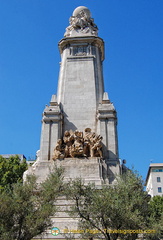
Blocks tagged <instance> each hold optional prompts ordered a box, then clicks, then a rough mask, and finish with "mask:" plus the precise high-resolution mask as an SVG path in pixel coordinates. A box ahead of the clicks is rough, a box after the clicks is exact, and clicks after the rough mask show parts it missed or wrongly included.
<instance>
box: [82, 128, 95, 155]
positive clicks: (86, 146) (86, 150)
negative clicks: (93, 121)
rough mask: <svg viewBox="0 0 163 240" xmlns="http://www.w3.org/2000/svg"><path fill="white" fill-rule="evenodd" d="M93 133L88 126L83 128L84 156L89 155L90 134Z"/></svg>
mask: <svg viewBox="0 0 163 240" xmlns="http://www.w3.org/2000/svg"><path fill="white" fill-rule="evenodd" d="M93 134H94V133H92V132H91V129H90V128H86V129H85V133H84V155H85V156H86V157H89V156H90V150H91V142H92V136H93Z"/></svg>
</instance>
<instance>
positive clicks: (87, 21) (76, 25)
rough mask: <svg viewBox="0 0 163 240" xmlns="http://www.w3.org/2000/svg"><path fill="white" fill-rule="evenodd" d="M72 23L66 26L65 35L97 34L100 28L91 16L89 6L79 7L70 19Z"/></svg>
mask: <svg viewBox="0 0 163 240" xmlns="http://www.w3.org/2000/svg"><path fill="white" fill-rule="evenodd" d="M69 23H70V25H69V26H68V27H67V28H66V33H65V35H64V36H65V37H70V36H74V35H76V34H82V35H83V34H84V35H85V34H86V35H87V34H91V35H93V36H97V34H98V28H97V26H96V24H95V23H94V19H93V18H91V13H90V11H89V9H88V8H87V7H83V6H80V7H77V8H76V9H75V10H74V12H73V15H72V16H71V17H70V19H69Z"/></svg>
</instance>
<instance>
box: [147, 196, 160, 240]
mask: <svg viewBox="0 0 163 240" xmlns="http://www.w3.org/2000/svg"><path fill="white" fill-rule="evenodd" d="M149 207H150V222H151V228H153V229H155V230H156V233H155V234H154V235H149V236H148V238H147V239H152V240H158V239H160V238H163V196H154V197H153V198H152V199H151V201H150V203H149Z"/></svg>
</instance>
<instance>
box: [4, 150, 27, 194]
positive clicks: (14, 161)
mask: <svg viewBox="0 0 163 240" xmlns="http://www.w3.org/2000/svg"><path fill="white" fill-rule="evenodd" d="M26 169H27V163H26V160H25V159H24V160H22V161H21V160H20V158H19V156H18V155H16V156H11V157H10V158H8V159H6V158H3V157H2V156H0V190H3V189H6V188H11V186H12V184H13V183H16V182H18V181H20V182H22V177H23V173H24V171H25V170H26Z"/></svg>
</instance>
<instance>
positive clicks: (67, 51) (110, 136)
mask: <svg viewBox="0 0 163 240" xmlns="http://www.w3.org/2000/svg"><path fill="white" fill-rule="evenodd" d="M59 50H60V54H61V65H60V73H59V80H58V92H57V95H53V96H52V98H51V101H50V105H49V106H46V107H45V110H44V112H43V117H42V132H41V144H40V150H38V151H37V159H36V162H35V163H34V164H33V165H32V166H31V167H30V168H29V169H28V170H27V171H26V172H25V175H24V178H25V177H26V175H27V174H35V175H36V176H37V177H38V182H41V181H43V180H45V178H46V177H47V176H48V174H49V172H50V171H51V169H53V167H54V165H57V166H62V167H64V169H65V172H64V179H65V181H67V180H69V179H70V178H71V179H73V178H76V177H81V178H82V179H83V180H84V181H85V184H87V183H88V182H93V183H95V185H96V186H97V187H100V186H101V185H102V184H113V183H114V180H115V176H116V175H117V174H120V163H119V156H118V142H117V115H116V110H115V108H114V106H113V103H111V102H110V100H109V98H108V94H107V92H104V80H103V69H102V65H103V61H104V42H103V40H102V39H101V38H100V37H98V28H97V25H96V24H95V23H94V19H93V18H92V17H91V13H90V11H89V9H88V8H87V7H83V6H80V7H77V8H76V9H75V10H74V12H73V14H72V16H71V17H70V20H69V26H68V27H67V28H66V32H65V35H64V38H63V39H62V40H60V42H59ZM67 204H68V203H67V202H66V200H65V199H60V200H59V205H60V206H62V207H61V209H62V211H61V212H60V213H58V215H57V216H56V217H55V218H54V227H57V228H59V229H60V230H61V232H62V231H63V228H64V227H72V226H73V227H74V228H75V226H77V221H76V222H74V220H72V219H70V218H68V216H67V215H66V213H65V212H64V211H63V209H65V207H66V205H67ZM75 224H76V225H75ZM45 238H46V239H49V238H50V239H51V238H53V236H52V234H51V233H50V231H49V232H48V231H47V233H46V237H45ZM54 238H55V237H54ZM59 238H62V237H59ZM36 239H38V238H36ZM57 239H58V238H57Z"/></svg>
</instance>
